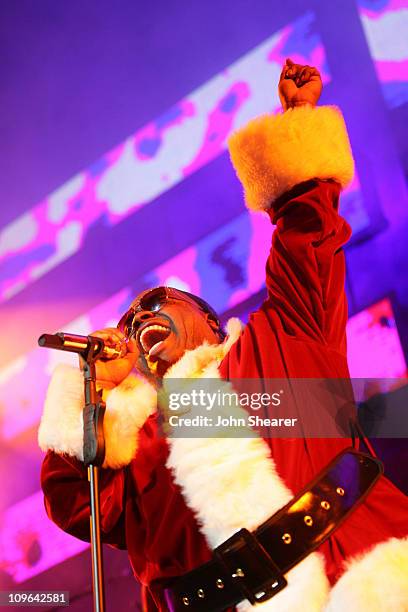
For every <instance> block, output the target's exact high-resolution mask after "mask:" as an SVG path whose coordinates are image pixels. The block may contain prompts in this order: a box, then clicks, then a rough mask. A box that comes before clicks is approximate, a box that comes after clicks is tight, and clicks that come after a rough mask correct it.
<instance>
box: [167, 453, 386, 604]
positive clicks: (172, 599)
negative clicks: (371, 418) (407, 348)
mask: <svg viewBox="0 0 408 612" xmlns="http://www.w3.org/2000/svg"><path fill="white" fill-rule="evenodd" d="M382 473H383V466H382V463H381V461H379V460H378V459H375V458H374V457H371V456H370V455H366V454H365V453H360V452H357V451H355V450H354V449H347V450H345V451H343V452H342V453H340V454H339V455H337V456H336V457H335V459H334V460H333V461H332V462H331V463H330V464H329V465H328V466H326V467H325V468H324V469H323V470H322V471H321V472H320V473H319V474H318V475H317V476H316V478H315V479H314V480H313V481H311V482H310V483H309V484H308V485H307V486H306V487H305V488H304V489H303V490H302V491H301V492H300V493H298V494H297V495H296V496H295V497H294V498H293V499H292V500H291V501H290V502H289V503H288V504H286V506H284V507H283V508H281V509H280V510H279V511H278V512H276V514H274V515H273V516H272V517H270V518H269V519H268V520H267V521H265V522H264V523H262V525H260V526H259V527H258V528H257V529H256V530H255V531H254V532H253V533H250V532H249V531H248V530H247V529H241V530H240V531H238V532H237V533H235V534H234V535H233V536H232V537H230V538H229V539H228V540H226V541H225V542H224V543H223V544H221V545H220V546H218V547H217V548H216V549H215V550H214V552H213V557H212V559H211V561H209V562H207V563H205V564H204V565H201V566H200V567H198V568H196V569H194V570H192V571H191V572H188V573H187V574H184V575H183V576H180V577H179V578H176V579H175V580H174V582H173V583H172V584H171V585H170V586H169V587H168V588H165V590H164V593H165V598H166V602H167V605H168V607H169V610H171V611H172V612H180V611H185V612H187V611H189V610H194V611H196V612H201V611H202V612H222V611H223V610H225V609H226V608H229V607H232V606H235V605H236V604H238V603H239V602H240V601H242V600H244V599H248V600H249V601H250V603H251V604H256V603H260V602H263V601H266V600H267V599H270V598H271V597H273V596H274V595H275V594H276V593H278V592H279V591H280V590H281V589H283V588H284V587H285V586H286V585H287V581H286V579H285V578H284V574H285V573H286V572H288V570H290V569H291V568H292V567H294V566H295V565H297V563H299V562H300V561H302V559H304V558H305V557H306V556H307V555H309V554H310V553H311V552H312V551H313V550H315V549H316V548H317V547H318V546H320V544H322V542H324V541H325V540H326V539H327V538H328V537H329V536H330V535H331V534H332V533H333V532H334V531H335V529H337V527H339V525H340V524H341V523H342V522H343V521H344V520H345V519H346V518H347V517H348V516H349V514H350V513H351V512H352V511H353V510H354V509H355V508H356V507H357V506H358V504H360V503H361V502H362V500H363V499H364V498H365V497H366V495H367V494H368V492H369V491H370V489H371V488H372V487H373V485H374V484H375V482H376V481H377V480H378V478H379V477H380V475H381V474H382Z"/></svg>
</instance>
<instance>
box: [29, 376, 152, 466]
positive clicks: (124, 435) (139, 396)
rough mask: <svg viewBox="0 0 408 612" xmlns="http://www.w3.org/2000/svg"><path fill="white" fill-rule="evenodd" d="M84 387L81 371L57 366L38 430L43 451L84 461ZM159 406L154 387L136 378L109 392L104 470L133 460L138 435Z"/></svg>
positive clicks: (105, 421)
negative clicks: (50, 451)
mask: <svg viewBox="0 0 408 612" xmlns="http://www.w3.org/2000/svg"><path fill="white" fill-rule="evenodd" d="M83 388H84V384H83V377H82V374H81V372H80V370H79V369H77V368H74V367H72V366H67V365H59V366H57V368H56V369H55V371H54V373H53V375H52V377H51V382H50V385H49V387H48V392H47V396H46V400H45V405H44V412H43V415H42V418H41V423H40V428H39V431H38V443H39V445H40V447H41V449H42V450H43V451H47V450H52V451H54V452H56V453H59V454H67V455H70V456H71V457H76V458H77V459H79V460H80V461H83V437H84V436H83V418H82V410H83V406H84V391H83ZM156 403H157V402H156V392H155V390H154V389H153V387H151V386H150V385H149V384H148V383H146V382H145V381H143V380H141V379H140V378H137V377H136V376H133V375H129V376H128V377H127V378H126V379H125V380H124V381H123V382H122V383H121V384H120V385H118V386H117V387H115V388H114V389H113V390H112V391H108V392H107V400H106V412H105V417H104V423H103V430H104V435H105V462H104V464H103V467H110V468H120V467H123V466H125V465H127V464H128V463H130V462H131V461H132V459H133V458H134V456H135V454H136V450H137V437H138V432H139V430H140V428H141V427H143V424H144V422H145V421H146V419H147V418H148V417H149V415H151V414H152V413H153V412H154V411H155V410H156Z"/></svg>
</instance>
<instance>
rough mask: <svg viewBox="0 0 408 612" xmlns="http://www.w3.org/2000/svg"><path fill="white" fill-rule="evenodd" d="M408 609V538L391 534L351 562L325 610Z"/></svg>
mask: <svg viewBox="0 0 408 612" xmlns="http://www.w3.org/2000/svg"><path fill="white" fill-rule="evenodd" d="M344 610H350V611H352V610H361V611H363V610H369V611H370V612H383V611H384V610H392V611H393V612H406V610H408V538H405V539H402V540H398V539H397V538H391V539H390V540H387V541H386V542H382V543H381V544H377V546H375V547H374V548H373V549H372V550H370V551H369V552H367V553H365V554H364V555H361V556H359V557H357V558H355V559H354V560H352V561H350V562H349V563H348V564H347V569H346V571H345V573H344V574H343V575H342V577H341V578H340V579H339V580H338V582H337V583H336V584H335V585H334V587H333V588H332V590H331V593H330V598H329V602H328V604H327V606H326V608H325V612H343V611H344Z"/></svg>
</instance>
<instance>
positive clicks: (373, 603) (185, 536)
mask: <svg viewBox="0 0 408 612" xmlns="http://www.w3.org/2000/svg"><path fill="white" fill-rule="evenodd" d="M230 152H231V157H232V160H233V163H234V165H235V168H236V170H237V173H238V176H239V178H240V179H241V181H242V183H243V185H244V189H245V196H246V201H247V204H248V206H249V207H250V208H254V209H264V210H267V211H268V212H269V214H270V216H271V219H272V221H273V223H274V224H276V231H275V232H274V234H273V247H272V249H271V254H270V256H269V258H268V262H267V277H266V283H267V291H268V297H267V300H266V301H265V302H264V304H263V305H262V306H261V308H260V309H259V310H258V311H257V312H256V313H254V314H253V315H251V318H250V321H249V323H248V325H247V326H246V328H245V329H244V330H243V331H242V333H241V330H240V327H239V325H238V324H237V321H236V320H232V321H230V323H229V325H228V332H229V338H228V340H227V342H226V343H224V344H223V345H219V346H212V347H209V346H202V347H199V348H197V349H195V350H194V351H190V352H188V353H186V354H185V355H184V356H183V357H182V358H181V360H180V361H179V362H178V363H177V364H175V365H174V366H173V367H172V368H171V369H170V371H169V372H168V373H167V374H166V378H167V377H168V378H171V377H173V378H182V377H185V378H188V377H197V376H203V377H210V378H215V377H222V378H227V377H229V378H240V377H242V378H257V377H261V378H276V377H278V378H279V377H281V378H284V377H292V378H300V377H304V378H313V377H316V378H346V377H348V368H347V362H346V340H345V324H346V319H347V308H346V301H345V295H344V274H345V269H344V255H343V252H342V249H341V247H342V245H343V244H344V243H345V242H346V241H347V239H348V237H349V235H350V229H349V227H348V225H347V223H346V222H345V221H344V220H343V219H342V218H341V217H340V216H339V215H338V212H337V209H338V198H339V193H340V190H341V187H342V186H344V185H345V184H347V182H349V181H350V179H351V176H352V168H353V164H352V158H351V154H350V150H349V144H348V139H347V135H346V132H345V128H344V124H343V121H342V118H341V116H340V115H339V113H338V111H336V110H335V109H333V108H329V107H322V108H317V109H312V108H309V107H302V108H298V109H295V110H291V111H288V112H286V113H285V114H284V115H280V116H276V117H263V118H260V119H257V120H255V121H253V122H251V123H250V124H249V125H248V126H247V127H246V128H244V129H243V130H242V131H241V132H238V133H237V134H236V135H234V137H233V138H232V139H231V142H230ZM81 394H82V381H81V376H80V373H79V372H77V371H76V370H71V369H68V368H66V367H65V368H60V369H59V370H57V372H56V373H55V375H54V378H53V380H52V381H51V384H50V389H49V393H48V396H47V401H46V405H45V410H44V416H43V419H42V423H41V427H40V433H39V440H40V445H41V447H42V448H43V449H44V450H48V451H49V452H48V453H47V456H46V458H45V460H44V465H43V471H42V486H43V490H44V493H45V500H46V508H47V512H48V514H49V516H50V517H51V518H52V520H54V521H55V522H56V523H57V524H58V525H59V526H60V527H61V528H62V529H64V530H65V531H67V532H69V533H71V534H73V535H75V536H77V537H79V538H81V539H89V504H88V486H89V485H88V481H87V477H86V470H85V469H84V467H83V465H82V464H81V462H80V460H79V459H81V457H82V423H81V406H82V395H81ZM61 419H62V421H63V423H64V425H63V426H62V425H61ZM104 429H105V437H106V446H107V455H106V460H105V466H106V469H103V470H101V514H102V532H103V537H104V541H105V542H107V543H110V544H113V545H115V546H118V547H121V548H127V550H128V552H129V558H130V560H131V563H132V566H133V569H134V572H135V574H136V576H137V577H138V579H139V580H140V581H141V582H142V584H143V585H145V586H146V587H148V588H149V592H148V595H146V601H147V603H146V607H147V608H148V609H151V610H154V609H156V606H157V608H159V609H160V610H165V609H166V607H165V604H164V601H163V596H162V592H161V584H162V583H163V581H165V579H166V578H168V577H172V576H177V575H180V574H183V573H185V572H187V571H188V570H190V569H192V568H194V567H197V566H198V565H200V564H202V563H203V562H205V561H207V560H208V559H209V557H210V555H211V552H210V550H211V548H213V547H214V546H216V545H218V544H220V543H221V542H222V541H223V540H225V539H226V538H228V537H229V536H230V535H232V533H234V532H235V531H237V530H238V529H240V528H241V527H247V528H249V529H253V528H255V527H257V526H258V525H259V524H260V523H262V522H263V521H264V520H266V519H267V518H268V517H269V516H270V515H271V514H273V513H274V512H276V511H277V510H278V509H279V508H281V507H282V506H283V505H284V504H285V503H286V502H287V501H289V499H290V498H291V497H292V495H293V493H295V492H297V491H298V490H299V489H300V488H301V487H303V486H304V485H305V484H306V483H307V482H308V481H309V480H311V479H312V478H313V476H314V475H315V474H316V473H317V472H318V471H319V470H320V469H321V468H322V467H323V466H325V465H326V464H327V463H328V462H329V461H330V460H331V459H332V458H333V457H334V455H336V454H337V453H338V452H339V451H340V450H342V449H343V448H345V447H346V446H348V445H349V443H348V441H347V440H333V439H331V440H310V439H306V440H303V439H302V440H298V439H277V438H274V439H267V440H263V439H261V438H239V439H233V438H200V439H194V438H191V439H182V438H180V439H177V438H174V439H170V440H168V441H166V440H165V439H164V438H163V437H161V436H160V435H158V428H157V413H156V412H155V394H154V391H153V390H152V389H151V388H150V387H148V386H147V385H146V384H144V383H142V382H140V380H138V379H136V378H135V377H132V376H131V377H129V378H128V379H127V380H125V381H124V382H123V383H122V384H121V385H120V386H119V387H117V388H116V389H114V390H113V391H111V392H110V394H109V396H108V399H107V413H106V418H105V423H104ZM407 532H408V503H407V500H406V498H405V496H403V494H402V493H400V492H399V491H398V490H397V489H396V488H395V487H394V486H393V485H392V484H391V483H390V482H389V481H387V480H386V478H381V479H380V481H379V482H378V483H377V484H376V485H375V487H374V489H373V490H372V491H371V492H370V494H369V496H368V498H367V499H366V501H365V502H364V503H363V504H362V505H361V506H360V507H359V508H357V509H356V510H355V511H354V512H353V514H352V515H351V516H350V517H349V518H348V519H347V520H346V521H345V523H343V525H342V526H341V527H340V528H339V529H338V530H337V531H336V532H335V534H334V535H333V536H332V537H331V538H330V539H329V540H328V541H327V542H326V543H324V544H323V545H322V546H321V547H320V548H319V552H315V553H313V554H311V555H309V556H308V557H307V558H306V559H304V560H303V561H302V562H301V563H300V564H298V565H297V566H296V567H295V568H293V570H291V571H290V572H289V573H288V575H287V579H288V586H287V587H286V588H285V589H284V590H283V591H281V592H280V593H278V595H276V596H275V597H274V598H273V599H271V600H269V601H267V602H265V603H264V604H261V605H260V606H259V607H260V608H261V609H262V608H263V609H264V610H268V611H269V610H279V611H280V612H282V611H283V610H294V609H297V608H298V607H300V606H302V607H303V608H304V609H305V610H307V611H308V612H309V611H314V610H315V611H316V612H317V611H320V610H327V611H329V610H330V611H334V610H345V609H347V608H349V609H350V610H359V611H360V610H370V611H371V612H373V611H374V610H385V609H387V610H388V609H390V610H404V609H406V608H405V606H408V587H407V569H408V542H407V541H406V540H403V539H400V540H397V539H396V538H403V537H404V536H405V535H406V534H407ZM390 538H392V539H390ZM356 555H360V557H359V558H358V559H354V560H353V561H352V562H351V563H350V560H351V558H352V557H355V556H356ZM345 560H347V561H348V562H349V565H348V566H347V567H346V566H345V565H344V561H345ZM331 585H334V586H332V587H331ZM152 598H153V599H154V600H155V604H154V603H153V601H152ZM249 607H250V606H249V604H248V602H243V603H242V604H240V606H239V609H240V610H245V609H248V608H249ZM257 607H258V606H257Z"/></svg>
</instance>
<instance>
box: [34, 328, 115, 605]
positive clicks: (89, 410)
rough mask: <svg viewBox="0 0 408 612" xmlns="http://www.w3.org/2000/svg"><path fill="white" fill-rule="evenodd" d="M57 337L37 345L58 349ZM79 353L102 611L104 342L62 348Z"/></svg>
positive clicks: (95, 584)
mask: <svg viewBox="0 0 408 612" xmlns="http://www.w3.org/2000/svg"><path fill="white" fill-rule="evenodd" d="M59 342H60V340H59V338H56V336H51V335H46V334H44V335H43V336H41V338H40V339H39V344H40V346H45V347H47V348H61V347H60V346H59V345H58V344H59ZM63 350H68V351H69V350H72V352H75V353H78V354H79V360H80V365H81V371H82V373H83V376H84V396H85V406H84V410H83V420H84V441H83V451H84V453H83V454H84V464H85V465H86V466H87V467H88V480H89V490H90V506H91V513H90V533H91V557H92V590H93V602H94V611H95V612H104V611H105V590H104V580H103V559H102V543H101V530H100V508H99V466H101V465H102V464H103V461H104V458H105V439H104V436H103V417H104V414H105V404H104V402H103V401H102V393H101V392H100V393H98V392H97V390H96V368H95V361H96V360H97V359H98V357H100V356H101V354H102V352H103V342H101V341H100V339H99V338H95V337H93V336H88V346H87V348H86V349H84V350H82V351H79V350H78V348H73V349H69V348H64V349H63Z"/></svg>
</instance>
